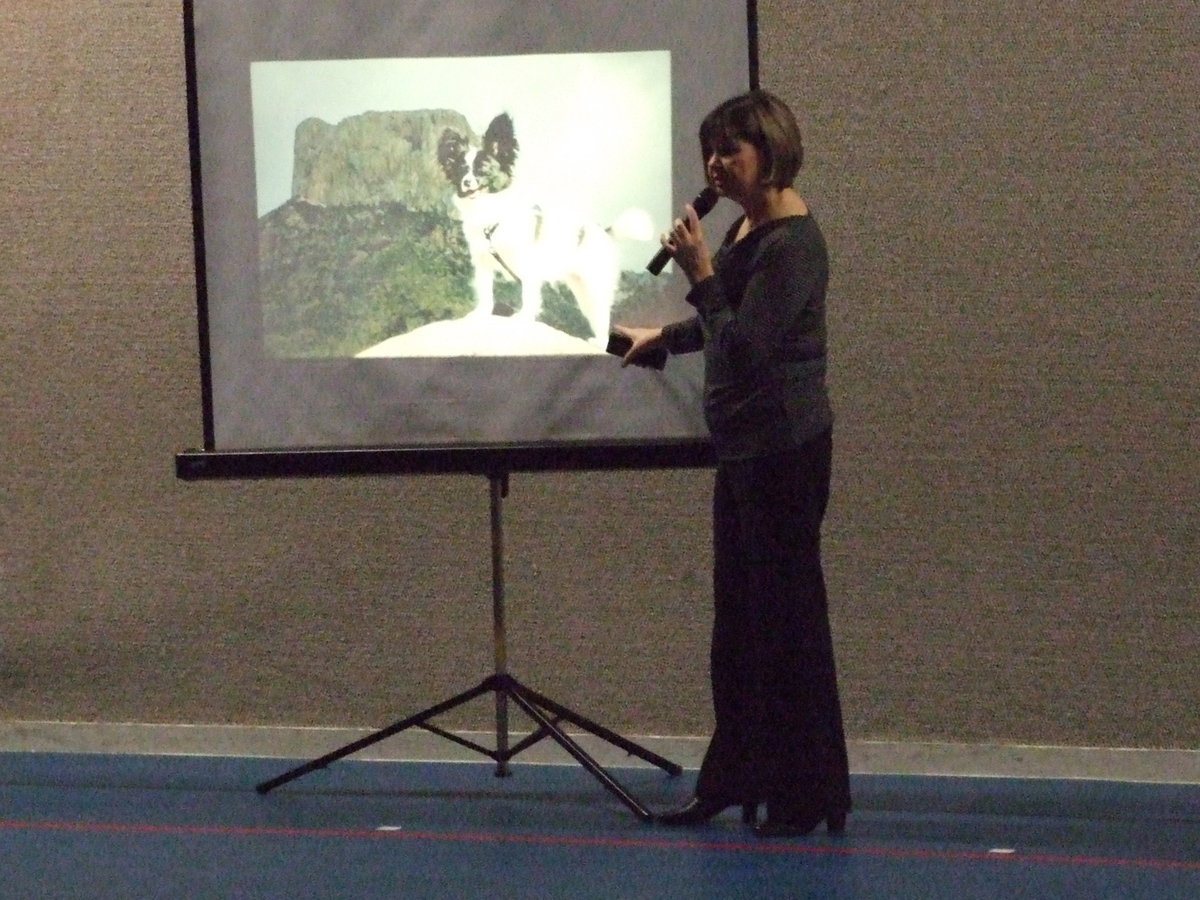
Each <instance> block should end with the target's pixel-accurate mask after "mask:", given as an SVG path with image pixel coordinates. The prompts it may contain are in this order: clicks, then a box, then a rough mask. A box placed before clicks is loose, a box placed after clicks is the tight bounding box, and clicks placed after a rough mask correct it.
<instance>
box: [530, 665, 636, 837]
mask: <svg viewBox="0 0 1200 900" xmlns="http://www.w3.org/2000/svg"><path fill="white" fill-rule="evenodd" d="M525 690H527V689H525V688H522V687H520V686H519V685H518V686H514V687H509V688H507V691H508V692H509V696H511V697H512V699H513V701H514V702H515V703H516V704H517V705H518V706H519V707H521V709H522V710H524V711H525V713H526V715H528V716H529V717H530V718H531V719H533V720H534V721H535V722H537V723H538V725H539V726H541V728H542V730H543V731H545V732H546V733H547V734H549V735H550V736H551V737H552V738H554V740H555V741H557V742H558V744H559V746H561V747H562V748H563V749H564V750H566V751H567V752H568V753H569V754H571V756H572V757H574V758H575V761H576V762H577V763H579V764H580V765H581V766H583V767H584V768H585V769H587V770H588V771H589V772H591V773H592V775H594V776H595V777H596V779H597V780H598V781H599V782H600V783H601V784H603V785H604V786H605V787H606V788H608V790H609V791H611V792H612V793H613V794H614V795H615V796H616V797H617V799H619V800H620V801H621V802H622V803H624V804H625V805H626V806H628V807H629V808H630V809H631V810H633V814H634V815H636V816H637V817H638V818H639V819H641V820H642V821H643V822H649V821H650V820H651V819H652V818H653V816H652V815H651V814H650V811H649V810H648V809H646V807H644V806H642V804H641V803H639V802H638V801H637V800H636V799H635V798H634V797H633V795H631V794H630V793H629V792H628V791H626V790H625V788H623V787H622V786H621V784H620V783H619V782H618V781H617V780H616V779H615V778H613V777H612V776H611V775H609V774H608V772H606V771H605V770H604V768H603V767H602V766H601V765H600V764H599V763H598V762H596V761H595V760H594V759H592V757H591V756H589V755H588V753H587V751H585V750H584V749H583V748H582V747H580V746H579V744H577V743H576V742H575V741H574V740H573V739H572V738H571V736H570V735H568V734H567V733H566V732H564V731H563V730H562V729H561V728H559V727H558V726H557V725H556V724H555V723H554V722H552V721H551V720H550V718H549V717H548V716H547V715H546V714H545V713H544V712H542V710H541V709H540V708H539V707H538V705H536V704H535V703H534V702H533V701H532V700H531V699H530V698H527V697H525V696H522V693H523V691H525Z"/></svg>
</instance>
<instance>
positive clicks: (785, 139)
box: [700, 89, 804, 189]
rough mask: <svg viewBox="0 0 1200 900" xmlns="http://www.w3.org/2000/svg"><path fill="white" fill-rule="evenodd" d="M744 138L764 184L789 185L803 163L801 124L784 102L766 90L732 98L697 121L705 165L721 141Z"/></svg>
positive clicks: (774, 185) (742, 139) (778, 186)
mask: <svg viewBox="0 0 1200 900" xmlns="http://www.w3.org/2000/svg"><path fill="white" fill-rule="evenodd" d="M730 140H734V141H746V142H747V143H748V144H753V145H754V147H756V148H757V149H758V152H759V156H760V157H761V159H762V170H763V184H768V185H771V186H772V187H775V188H779V189H783V188H786V187H791V184H792V182H793V181H795V180H796V173H797V172H799V171H800V167H801V166H802V165H803V164H804V142H803V140H801V137H800V126H798V125H797V124H796V117H795V116H793V115H792V111H791V110H790V109H788V107H787V104H786V103H784V102H783V101H782V100H780V99H779V98H778V97H776V96H775V95H774V94H772V93H770V92H769V91H764V90H761V89H760V90H753V91H749V92H747V93H745V94H739V95H738V96H736V97H731V98H729V99H728V100H726V101H725V102H724V103H722V104H721V105H720V106H718V107H717V108H716V109H714V110H713V111H712V112H710V113H709V114H708V115H707V116H705V117H704V121H703V122H701V123H700V153H701V155H702V156H703V157H704V161H705V163H706V164H707V162H708V159H709V157H710V156H712V154H713V153H714V152H719V148H720V146H721V144H722V143H723V142H727V141H730Z"/></svg>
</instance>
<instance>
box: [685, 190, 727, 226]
mask: <svg viewBox="0 0 1200 900" xmlns="http://www.w3.org/2000/svg"><path fill="white" fill-rule="evenodd" d="M719 199H721V198H720V195H719V194H718V193H717V192H716V191H714V190H713V189H712V188H711V187H706V188H705V189H704V190H702V191H701V192H700V193H699V194H697V195H696V199H695V200H693V201H692V209H694V210H696V215H697V216H699V217H700V218H701V219H703V218H704V217H705V216H706V215H708V213H709V212H710V211H711V210H712V208H713V207H714V206H716V205H717V201H718V200H719Z"/></svg>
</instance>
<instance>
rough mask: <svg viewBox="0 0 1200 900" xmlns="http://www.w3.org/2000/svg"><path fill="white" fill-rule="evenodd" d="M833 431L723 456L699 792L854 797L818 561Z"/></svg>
mask: <svg viewBox="0 0 1200 900" xmlns="http://www.w3.org/2000/svg"><path fill="white" fill-rule="evenodd" d="M831 459H832V438H831V434H830V432H826V433H824V434H822V435H820V436H819V437H817V438H814V439H813V440H811V441H809V442H808V443H806V444H804V445H803V446H802V447H800V448H798V449H797V450H795V451H790V452H787V453H783V454H776V455H772V456H767V457H762V458H757V459H748V460H738V461H732V462H721V463H719V464H718V466H717V475H716V486H715V491H714V496H713V560H714V563H713V587H714V619H713V633H712V655H711V671H712V689H713V708H714V712H715V716H716V730H715V731H714V733H713V737H712V741H711V743H710V744H709V747H708V752H707V753H706V755H705V758H704V762H703V764H702V765H701V768H700V775H699V778H698V780H697V783H696V794H697V796H700V797H703V798H705V799H713V800H721V801H724V802H727V803H731V804H732V803H751V802H754V803H757V802H762V801H766V800H772V799H774V800H782V801H787V802H791V803H800V804H805V805H812V806H814V807H815V808H818V809H825V810H836V809H842V810H848V809H849V808H850V782H849V770H848V765H847V760H846V739H845V734H844V732H843V729H842V713H841V705H840V702H839V700H838V690H837V674H836V671H835V668H834V660H833V641H832V638H831V635H830V630H829V614H828V608H827V603H826V595H825V579H824V574H823V573H822V570H821V520H822V518H823V517H824V515H825V507H826V504H827V503H828V500H829V482H830V467H831Z"/></svg>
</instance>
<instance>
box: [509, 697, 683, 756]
mask: <svg viewBox="0 0 1200 900" xmlns="http://www.w3.org/2000/svg"><path fill="white" fill-rule="evenodd" d="M516 688H517V689H518V690H520V691H521V692H523V693H524V694H525V695H526V696H527V697H528V698H529V699H530V700H531V701H533V702H534V703H536V704H537V705H538V706H540V707H541V708H543V709H546V710H549V711H550V712H552V713H553V714H554V715H556V716H558V717H559V718H560V719H566V720H567V721H568V722H571V723H572V724H574V725H577V726H578V727H580V728H582V729H583V730H584V731H587V732H590V733H592V734H594V735H595V736H596V737H598V738H602V739H603V740H606V741H608V743H610V744H612V745H613V746H615V747H620V748H621V749H622V750H624V751H625V752H626V753H628V754H630V755H631V756H636V757H638V758H639V759H644V760H645V761H646V762H648V763H650V764H651V765H655V766H658V768H660V769H662V770H663V771H664V772H666V773H667V774H668V775H673V776H674V775H679V774H681V773H682V772H683V768H682V767H681V766H679V765H677V764H676V763H673V762H671V761H670V760H669V759H666V758H665V757H662V756H659V755H658V754H657V753H654V752H652V751H650V750H647V749H646V748H645V747H642V746H640V745H639V744H635V743H634V742H633V741H631V740H629V739H628V738H624V737H622V736H621V735H619V734H617V733H616V732H615V731H610V730H609V729H607V728H605V727H604V726H603V725H597V724H596V723H595V722H593V721H592V720H591V719H586V718H584V717H583V716H581V715H579V713H577V712H574V711H573V710H570V709H567V708H566V707H565V706H562V705H561V704H558V703H555V702H554V701H553V700H551V699H550V698H549V697H545V696H543V695H541V694H539V693H538V692H537V691H534V690H532V689H530V688H527V687H525V685H523V684H517V685H516Z"/></svg>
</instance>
